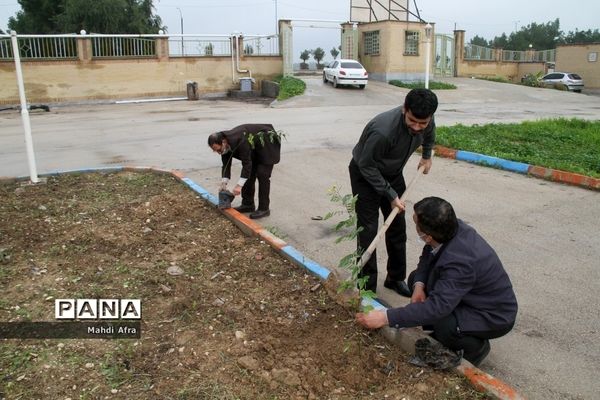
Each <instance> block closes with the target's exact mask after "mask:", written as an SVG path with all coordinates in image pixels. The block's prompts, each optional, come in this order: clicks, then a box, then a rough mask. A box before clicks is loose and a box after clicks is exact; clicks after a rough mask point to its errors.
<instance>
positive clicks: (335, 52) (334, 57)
mask: <svg viewBox="0 0 600 400" xmlns="http://www.w3.org/2000/svg"><path fill="white" fill-rule="evenodd" d="M329 53H331V57H333V59H334V60H336V59H337V56H339V55H340V52H339V51H338V49H336V48H335V47H334V48H333V49H331V50H329Z"/></svg>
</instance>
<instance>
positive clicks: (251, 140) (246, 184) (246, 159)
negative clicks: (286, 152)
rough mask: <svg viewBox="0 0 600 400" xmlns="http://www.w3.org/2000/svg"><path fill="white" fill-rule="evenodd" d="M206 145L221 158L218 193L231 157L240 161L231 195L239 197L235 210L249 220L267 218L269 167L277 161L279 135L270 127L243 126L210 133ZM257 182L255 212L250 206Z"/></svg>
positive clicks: (224, 185) (224, 184)
mask: <svg viewBox="0 0 600 400" xmlns="http://www.w3.org/2000/svg"><path fill="white" fill-rule="evenodd" d="M208 146H209V147H210V148H211V149H212V150H213V151H214V152H216V153H219V154H220V155H221V160H222V161H223V168H222V169H221V177H222V181H221V190H225V189H226V188H227V183H228V182H229V179H230V178H231V162H232V159H233V158H236V159H238V160H241V161H242V172H241V174H240V179H239V180H238V182H237V184H236V186H235V188H234V189H233V194H234V195H235V196H238V195H239V194H240V193H241V195H242V205H241V206H238V207H235V209H236V210H237V211H239V212H249V213H251V214H250V218H253V219H257V218H263V217H266V216H269V215H270V213H271V211H270V209H269V201H270V200H269V192H270V189H271V172H272V171H273V165H275V164H277V163H278V162H279V158H280V152H281V134H280V133H278V132H276V131H275V128H273V125H271V124H244V125H240V126H236V127H235V128H233V129H231V130H229V131H222V132H217V133H213V134H211V135H210V136H209V137H208ZM256 179H258V209H256V207H255V203H254V192H255V182H256ZM255 210H256V211H255Z"/></svg>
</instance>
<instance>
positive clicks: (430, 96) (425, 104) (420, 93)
mask: <svg viewBox="0 0 600 400" xmlns="http://www.w3.org/2000/svg"><path fill="white" fill-rule="evenodd" d="M437 107H438V99H437V96H436V95H435V93H433V92H432V91H431V90H429V89H413V90H411V91H410V92H408V94H407V95H406V98H405V99H404V110H405V112H407V111H410V112H412V114H413V115H414V116H415V117H417V118H428V117H431V116H432V115H433V113H434V112H435V110H437Z"/></svg>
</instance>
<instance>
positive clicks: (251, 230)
mask: <svg viewBox="0 0 600 400" xmlns="http://www.w3.org/2000/svg"><path fill="white" fill-rule="evenodd" d="M444 151H447V152H448V153H447V154H452V152H453V150H451V149H440V150H438V152H437V154H440V155H442V153H443V152H444ZM452 158H453V157H452ZM120 171H140V172H142V171H151V172H156V173H161V174H170V175H172V176H173V177H175V178H177V179H178V180H179V181H181V182H182V183H184V184H186V185H187V186H188V187H189V188H190V189H192V190H193V191H194V192H196V193H197V194H198V195H199V196H200V197H201V198H203V199H204V200H206V201H208V202H209V203H210V204H212V205H213V206H215V207H217V206H218V204H219V200H218V198H217V197H216V196H214V195H212V194H211V193H209V192H208V191H207V190H206V189H204V188H203V187H202V186H200V185H198V184H197V183H195V182H194V181H193V180H191V179H189V178H186V177H185V176H184V175H183V174H182V173H181V172H180V171H177V170H164V169H160V168H155V167H133V166H115V167H105V168H86V169H81V170H67V171H53V172H50V173H46V174H40V175H39V176H40V177H49V176H57V175H63V174H78V173H89V172H103V173H110V172H120ZM27 179H29V177H18V178H8V177H7V178H5V177H0V181H14V180H17V181H19V180H27ZM220 211H221V212H222V214H223V215H225V216H226V217H227V218H228V219H229V220H231V221H232V222H233V223H234V224H235V225H236V226H237V227H238V228H240V230H241V231H242V232H244V233H245V234H247V235H249V236H256V237H259V238H261V239H262V240H264V241H265V242H266V243H268V244H269V245H270V246H271V247H272V248H273V249H274V250H276V251H277V252H278V253H279V254H281V255H282V256H283V257H284V258H286V259H288V260H290V261H291V262H293V263H294V264H296V265H298V266H300V267H303V268H305V269H306V270H308V271H310V272H311V273H312V274H314V275H315V276H317V277H319V278H320V279H322V280H325V279H327V277H328V276H329V274H330V273H331V272H330V270H329V269H327V268H325V267H323V266H322V265H320V264H319V263H317V262H315V261H313V260H311V259H310V258H307V257H305V256H304V255H303V254H302V253H300V252H299V251H298V250H296V249H295V248H294V247H292V246H290V245H288V244H287V243H286V242H285V241H284V240H282V239H280V238H278V237H277V236H275V235H273V234H272V233H271V232H269V231H267V230H266V229H264V228H263V227H262V226H261V225H260V224H258V223H256V222H254V221H253V220H251V219H249V218H248V217H246V216H245V215H243V214H241V213H239V212H237V211H236V210H234V209H233V208H229V209H226V210H220ZM362 305H363V306H365V305H370V306H372V307H373V308H374V309H381V310H383V309H386V308H387V307H385V306H384V305H383V304H381V303H379V302H378V301H377V300H374V299H366V298H363V299H362ZM381 331H382V333H383V335H384V337H385V338H386V339H387V340H388V341H390V342H392V343H394V344H396V345H398V346H400V348H401V349H402V350H404V351H406V352H407V353H409V354H414V353H415V341H416V340H417V339H419V338H422V337H425V336H426V335H425V334H424V333H423V331H421V330H420V329H418V328H405V329H402V328H401V329H395V328H389V327H385V328H383V329H382V330H381ZM454 371H455V372H456V373H458V374H459V375H462V376H464V377H465V378H466V379H467V380H468V381H469V382H470V383H471V384H472V385H473V387H474V388H476V389H477V390H479V391H481V392H484V393H486V394H487V395H489V396H492V397H493V398H495V399H498V400H522V399H524V397H522V396H521V395H519V394H518V393H517V391H516V390H515V389H513V388H511V387H510V386H509V385H507V384H506V383H504V382H502V381H501V380H499V379H496V378H494V377H493V376H491V375H489V374H487V373H486V372H483V371H481V370H480V369H478V368H476V367H474V366H473V365H472V364H471V363H469V362H468V361H466V360H462V362H461V364H460V365H459V366H458V367H456V368H454Z"/></svg>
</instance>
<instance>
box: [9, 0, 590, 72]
mask: <svg viewBox="0 0 600 400" xmlns="http://www.w3.org/2000/svg"><path fill="white" fill-rule="evenodd" d="M381 2H382V3H387V2H386V1H385V0H382V1H381ZM416 3H417V5H418V8H419V11H420V15H421V18H423V19H425V20H427V21H429V22H432V23H435V30H436V33H452V31H453V30H454V29H455V28H456V29H463V30H465V31H466V37H467V40H468V39H470V38H471V37H473V36H475V35H479V36H482V37H484V38H486V39H488V40H489V39H493V38H494V36H499V35H501V34H502V33H506V34H507V35H508V34H510V33H511V32H513V31H514V30H515V29H517V30H519V29H520V28H521V27H522V26H526V25H528V24H530V23H532V22H536V23H538V24H542V23H546V22H549V21H553V20H555V19H556V18H559V19H560V28H561V30H562V31H564V32H565V33H567V32H568V31H574V30H575V29H576V28H577V29H579V30H587V29H592V30H594V29H600V0H573V1H571V2H565V1H563V0H503V1H494V2H488V1H482V0H455V1H441V0H416ZM154 5H155V7H156V13H157V14H158V15H160V17H161V18H162V20H163V23H164V25H166V26H167V27H168V31H169V32H171V33H180V32H181V30H180V29H181V28H180V25H181V18H180V12H179V10H181V15H182V16H183V23H184V33H197V34H211V33H212V34H229V33H231V32H234V31H239V32H243V33H245V34H272V33H274V32H275V26H276V23H275V20H276V18H275V10H276V9H277V15H278V17H279V18H288V19H316V20H332V21H347V20H348V19H349V16H350V0H302V1H301V2H300V1H292V0H277V1H275V0H160V1H159V0H154ZM409 5H410V8H411V10H413V11H414V2H413V0H409ZM178 8H179V10H178ZM19 9H20V7H19V4H18V2H17V1H16V0H0V29H3V30H5V31H6V28H7V23H8V18H9V17H10V16H13V15H15V13H16V12H17V11H18V10H19ZM298 24H300V23H298ZM302 24H304V25H311V24H312V25H319V26H323V25H324V26H325V27H314V28H309V27H295V28H294V54H295V56H294V58H295V59H296V60H299V55H300V53H301V52H302V50H304V49H314V48H316V47H322V48H323V49H325V51H326V54H327V57H326V59H330V58H331V56H330V54H329V50H330V49H331V48H332V47H334V46H335V47H337V46H338V45H339V42H340V39H339V37H340V34H339V29H337V28H338V27H339V25H338V24H335V23H332V24H317V23H306V22H305V23H302Z"/></svg>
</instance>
